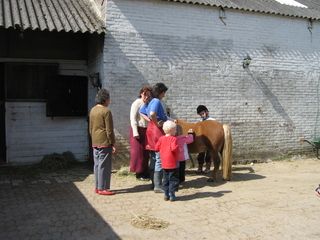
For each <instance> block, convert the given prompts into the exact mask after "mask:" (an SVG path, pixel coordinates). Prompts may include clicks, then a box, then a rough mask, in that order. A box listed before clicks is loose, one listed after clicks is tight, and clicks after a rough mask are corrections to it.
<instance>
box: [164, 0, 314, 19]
mask: <svg viewBox="0 0 320 240" xmlns="http://www.w3.org/2000/svg"><path fill="white" fill-rule="evenodd" d="M166 1H169V2H181V3H189V4H200V5H208V6H215V7H222V8H231V9H239V10H244V11H251V12H261V13H267V14H276V15H283V16H290V17H299V18H308V19H313V20H319V19H320V2H319V1H318V0H295V1H296V2H298V3H301V4H303V5H305V6H307V8H303V7H295V6H290V5H286V4H281V3H279V2H277V1H275V0H166Z"/></svg>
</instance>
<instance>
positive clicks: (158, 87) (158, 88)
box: [152, 83, 168, 98]
mask: <svg viewBox="0 0 320 240" xmlns="http://www.w3.org/2000/svg"><path fill="white" fill-rule="evenodd" d="M167 90H168V88H167V86H166V85H164V83H156V84H155V85H154V86H153V87H152V96H153V97H155V98H158V97H159V95H160V94H161V93H163V92H166V91H167Z"/></svg>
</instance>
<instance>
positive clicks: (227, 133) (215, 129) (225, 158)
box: [176, 119, 232, 182]
mask: <svg viewBox="0 0 320 240" xmlns="http://www.w3.org/2000/svg"><path fill="white" fill-rule="evenodd" d="M176 123H177V126H178V131H179V132H182V134H183V135H184V134H187V133H188V130H189V129H193V131H194V132H195V139H194V142H193V143H191V144H189V145H188V148H189V152H190V153H200V152H205V151H207V150H208V151H210V153H211V160H212V161H213V165H214V168H213V174H212V177H211V178H209V179H208V181H209V182H212V181H215V180H216V179H217V173H218V170H219V166H220V157H222V178H223V179H224V180H231V165H232V136H231V130H230V127H229V125H227V124H223V125H222V124H221V123H219V122H218V121H214V120H206V121H202V122H197V123H188V122H186V121H183V120H180V119H178V120H176Z"/></svg>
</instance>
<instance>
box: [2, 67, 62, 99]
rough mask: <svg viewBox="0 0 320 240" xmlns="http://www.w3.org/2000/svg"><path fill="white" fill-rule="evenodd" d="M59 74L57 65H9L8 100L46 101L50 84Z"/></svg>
mask: <svg viewBox="0 0 320 240" xmlns="http://www.w3.org/2000/svg"><path fill="white" fill-rule="evenodd" d="M57 72H58V65H57V64H40V63H39V64H36V63H7V64H6V67H5V77H6V99H8V100H24V101H26V100H28V101H29V100H31V101H45V100H46V92H47V86H48V83H49V82H50V81H52V80H53V79H54V78H55V77H56V76H57Z"/></svg>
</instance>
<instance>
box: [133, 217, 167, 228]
mask: <svg viewBox="0 0 320 240" xmlns="http://www.w3.org/2000/svg"><path fill="white" fill-rule="evenodd" d="M131 224H132V225H133V226H134V227H136V228H142V229H154V230H161V229H164V228H167V227H168V226H169V223H168V222H166V221H163V220H161V219H157V218H155V217H150V216H147V215H140V216H137V215H135V216H134V217H133V218H132V219H131Z"/></svg>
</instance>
